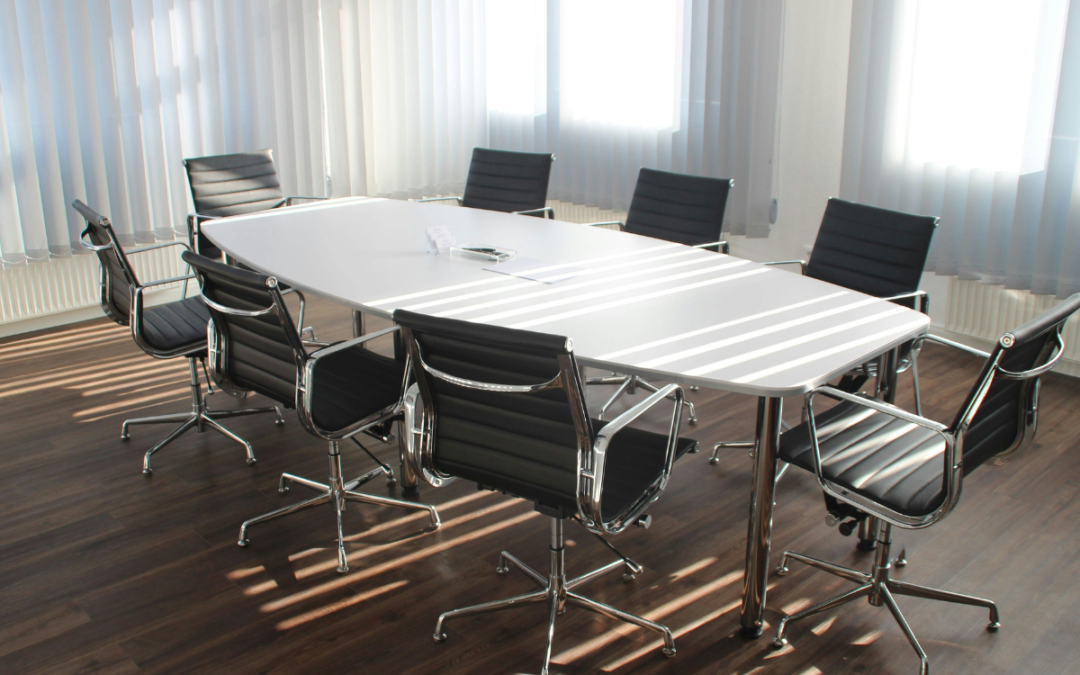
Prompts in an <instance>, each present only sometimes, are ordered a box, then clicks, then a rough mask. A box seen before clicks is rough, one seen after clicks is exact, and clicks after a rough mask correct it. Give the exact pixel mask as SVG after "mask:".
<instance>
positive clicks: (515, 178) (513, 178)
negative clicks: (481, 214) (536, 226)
mask: <svg viewBox="0 0 1080 675" xmlns="http://www.w3.org/2000/svg"><path fill="white" fill-rule="evenodd" d="M554 161H555V155H552V154H550V153H537V152H510V151H508V150H491V149H489V148H473V154H472V163H471V164H469V175H468V177H467V178H466V179H465V194H464V195H462V196H461V197H433V198H431V199H420V200H418V201H421V202H440V201H448V200H454V201H456V202H457V203H458V205H459V206H466V207H468V208H470V209H484V210H487V211H502V212H504V213H517V214H519V215H525V216H538V217H542V218H554V217H555V211H554V210H553V209H551V208H550V207H547V206H545V204H546V203H547V190H548V179H549V178H550V177H551V163H552V162H554Z"/></svg>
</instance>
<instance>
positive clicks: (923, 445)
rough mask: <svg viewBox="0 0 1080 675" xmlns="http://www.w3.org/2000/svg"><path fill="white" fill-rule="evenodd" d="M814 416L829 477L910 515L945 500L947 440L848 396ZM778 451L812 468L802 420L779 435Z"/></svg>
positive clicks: (790, 460) (785, 458)
mask: <svg viewBox="0 0 1080 675" xmlns="http://www.w3.org/2000/svg"><path fill="white" fill-rule="evenodd" d="M815 419H816V422H817V429H818V445H819V446H820V448H821V467H822V473H823V474H824V475H825V478H826V479H827V480H829V481H830V482H833V483H835V484H837V485H838V486H840V487H843V488H845V489H848V490H851V491H853V492H855V493H857V494H859V495H862V496H864V497H867V498H869V499H872V500H874V501H875V502H877V503H879V504H882V505H883V506H885V507H887V508H890V509H892V510H894V511H897V512H899V513H902V514H905V515H909V516H924V515H926V514H928V513H930V512H932V511H933V510H934V509H936V508H937V507H938V506H940V505H941V504H942V502H943V501H944V499H945V484H944V482H943V477H944V468H945V465H944V463H945V441H944V439H942V437H941V436H940V435H938V434H937V433H935V432H933V431H931V430H929V429H926V428H924V427H920V426H918V425H915V424H911V423H909V422H904V421H901V420H898V419H896V418H895V417H890V416H889V415H884V414H882V413H879V412H875V411H873V410H870V409H869V408H866V407H863V406H860V405H857V404H855V403H851V402H848V401H843V402H841V403H838V404H837V405H836V406H834V407H832V408H830V409H829V410H827V411H825V412H823V413H820V414H817V415H815ZM778 454H779V457H780V459H782V460H783V461H785V462H788V463H790V464H793V465H795V466H797V467H799V468H801V469H805V470H806V471H809V472H810V473H814V453H813V450H812V448H811V445H810V433H809V428H808V427H807V425H806V424H800V425H799V426H797V427H795V428H794V429H791V430H790V431H787V432H785V433H784V434H783V435H782V436H781V437H780V450H779V453H778Z"/></svg>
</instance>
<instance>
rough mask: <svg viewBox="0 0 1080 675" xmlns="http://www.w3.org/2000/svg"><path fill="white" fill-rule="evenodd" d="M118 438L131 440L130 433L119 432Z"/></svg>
mask: <svg viewBox="0 0 1080 675" xmlns="http://www.w3.org/2000/svg"><path fill="white" fill-rule="evenodd" d="M120 440H122V441H130V440H131V435H130V434H120Z"/></svg>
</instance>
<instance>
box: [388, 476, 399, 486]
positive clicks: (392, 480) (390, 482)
mask: <svg viewBox="0 0 1080 675" xmlns="http://www.w3.org/2000/svg"><path fill="white" fill-rule="evenodd" d="M386 484H387V485H389V486H391V487H392V486H394V485H397V478H394V477H393V476H388V477H387V478H386Z"/></svg>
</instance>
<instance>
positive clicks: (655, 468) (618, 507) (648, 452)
mask: <svg viewBox="0 0 1080 675" xmlns="http://www.w3.org/2000/svg"><path fill="white" fill-rule="evenodd" d="M604 424H605V423H604V422H600V421H598V420H593V428H594V429H596V430H600V429H601V428H602V427H603V426H604ZM667 440H668V437H667V434H657V433H653V432H651V431H643V430H641V429H634V428H631V427H625V428H623V430H622V431H620V432H619V433H617V434H615V436H614V437H613V438H612V439H611V445H609V446H608V457H607V464H606V467H605V470H604V494H603V499H602V500H601V502H600V512H601V514H602V515H603V517H604V520H610V519H611V518H613V517H615V516H616V515H618V514H619V513H620V512H621V511H622V510H623V509H625V508H626V507H628V506H630V505H631V504H632V503H633V502H634V501H636V500H637V499H638V498H639V497H641V495H642V494H643V493H644V492H645V490H646V489H648V488H649V486H651V485H652V484H653V483H654V482H656V480H657V479H658V478H660V474H661V473H662V472H663V470H664V450H665V449H666V448H667ZM697 444H698V442H697V441H696V440H694V439H692V438H686V437H683V436H680V437H679V443H678V445H677V446H676V447H675V459H676V460H678V459H679V458H681V457H682V456H683V455H685V454H686V453H688V452H690V451H691V450H693V449H694V448H695V447H697Z"/></svg>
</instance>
